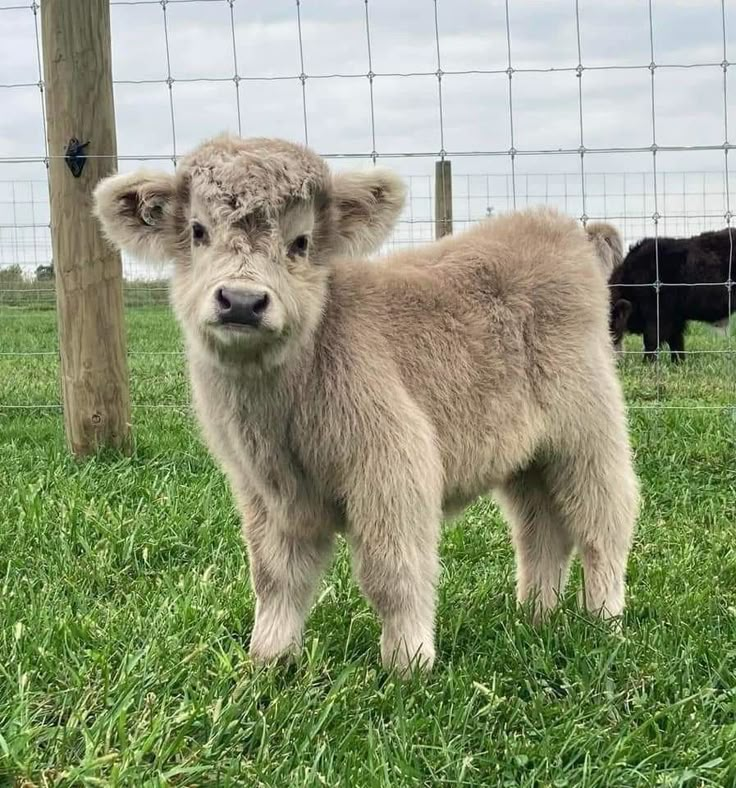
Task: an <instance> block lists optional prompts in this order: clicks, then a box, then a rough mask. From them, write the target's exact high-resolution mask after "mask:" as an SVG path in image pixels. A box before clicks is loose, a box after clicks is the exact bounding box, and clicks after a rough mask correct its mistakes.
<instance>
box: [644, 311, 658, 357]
mask: <svg viewBox="0 0 736 788" xmlns="http://www.w3.org/2000/svg"><path fill="white" fill-rule="evenodd" d="M656 360H657V323H656V321H655V322H651V323H647V324H646V325H645V326H644V361H648V362H649V363H650V364H651V363H653V362H654V361H656Z"/></svg>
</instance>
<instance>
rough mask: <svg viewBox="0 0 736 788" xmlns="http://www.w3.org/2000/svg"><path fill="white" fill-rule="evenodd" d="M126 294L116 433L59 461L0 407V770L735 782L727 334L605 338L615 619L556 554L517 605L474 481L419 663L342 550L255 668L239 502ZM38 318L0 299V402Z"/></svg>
mask: <svg viewBox="0 0 736 788" xmlns="http://www.w3.org/2000/svg"><path fill="white" fill-rule="evenodd" d="M126 318H127V329H128V344H129V352H130V355H129V363H130V368H131V394H132V398H133V403H134V410H133V412H134V434H135V450H134V452H133V454H132V456H130V457H126V458H123V459H121V458H120V457H118V456H105V455H102V456H98V457H96V458H94V459H92V460H88V461H85V462H77V461H75V460H73V459H72V458H70V456H69V455H68V453H67V452H66V450H65V447H64V439H63V427H62V421H61V414H60V411H59V410H58V409H53V408H10V409H0V501H2V504H0V784H8V785H17V786H19V787H20V786H24V788H30V787H31V786H47V785H49V786H50V785H55V786H56V785H58V786H72V785H130V786H140V785H161V786H163V785H214V784H222V785H248V786H257V785H263V786H283V785H287V784H293V785H300V786H301V785H304V786H312V785H315V786H317V785H330V786H337V785H356V786H401V785H494V786H495V785H504V786H539V785H544V786H601V787H602V786H639V785H641V786H655V785H657V786H663V785H667V786H673V787H674V786H731V785H736V539H734V534H735V530H734V529H735V528H736V411H735V410H734V401H735V399H736V397H735V394H736V362H735V361H734V358H733V355H729V354H724V353H719V352H704V353H702V354H700V353H699V354H694V355H693V356H691V357H689V358H688V360H687V362H686V363H685V364H684V365H683V366H682V367H681V368H676V367H673V366H672V365H671V364H670V362H669V360H667V359H666V358H663V359H662V360H661V363H660V364H659V365H657V366H645V365H643V364H642V363H641V360H640V358H639V357H638V356H636V355H627V356H626V357H624V358H623V359H621V361H620V371H621V374H622V376H623V379H624V382H625V388H626V393H627V400H628V403H629V406H630V408H631V410H630V424H631V430H632V435H633V441H634V445H635V450H636V466H637V470H638V473H639V475H640V478H641V484H642V513H641V517H640V521H639V527H638V531H637V535H636V541H635V547H634V550H633V552H632V558H631V562H630V570H629V592H628V609H627V612H626V615H625V619H624V622H623V627H622V629H621V631H620V632H617V631H613V630H611V629H610V628H608V627H607V626H606V625H604V624H601V623H599V622H596V621H594V620H591V619H589V618H588V617H586V616H585V615H584V614H582V613H581V611H580V610H579V609H578V607H577V604H576V601H575V590H576V589H577V588H578V587H579V583H580V578H579V577H578V576H577V573H576V577H575V578H574V582H573V583H572V584H571V589H570V594H569V595H568V597H567V598H566V599H565V603H564V605H563V606H562V608H561V609H560V610H559V611H557V612H556V613H555V614H554V615H553V617H552V620H551V621H550V622H549V623H547V624H545V625H543V626H541V627H539V628H534V627H533V626H532V625H531V624H530V623H529V621H528V620H527V619H526V618H525V617H524V616H523V615H521V614H520V613H519V611H517V609H516V607H515V600H514V588H513V573H512V552H511V546H510V543H509V539H508V535H507V531H506V528H505V525H504V523H503V522H502V520H501V518H500V516H499V514H498V513H497V510H496V508H495V507H494V505H493V504H492V503H491V502H490V501H486V500H481V501H478V502H477V503H476V504H475V505H474V506H473V507H472V508H471V509H469V510H468V511H467V512H466V514H465V515H464V516H463V517H462V519H461V520H459V521H458V522H455V523H453V524H452V525H449V526H448V527H447V528H446V530H445V532H444V538H443V545H442V560H443V575H442V581H441V586H440V604H439V620H438V661H437V665H436V667H435V670H434V672H433V673H432V674H431V675H430V676H429V677H428V678H425V679H422V678H415V679H413V680H411V681H410V682H408V683H402V682H400V681H398V680H396V679H395V678H394V677H393V676H391V675H388V674H386V673H384V671H383V670H382V669H381V668H380V667H379V665H378V646H377V643H378V622H377V620H376V619H375V617H374V615H373V614H372V613H371V611H370V610H369V609H368V607H367V606H366V603H365V602H364V601H363V600H362V598H361V597H360V595H359V593H358V590H357V588H356V586H355V584H354V582H353V581H352V579H351V576H350V571H349V567H348V562H347V557H346V555H345V554H344V551H341V552H340V554H339V556H338V560H337V562H336V563H335V565H334V568H333V569H332V571H331V572H330V573H329V574H328V576H327V578H326V580H325V582H324V583H323V584H322V586H321V591H320V594H319V600H318V603H317V605H316V607H315V609H314V612H313V615H312V616H311V618H310V621H309V623H308V628H307V633H306V639H305V646H304V650H303V654H302V659H301V662H300V664H299V665H298V666H292V667H289V668H269V669H267V670H256V669H254V668H253V666H252V665H251V663H250V661H249V659H248V656H247V646H248V637H249V633H250V629H251V625H252V621H253V596H252V592H251V590H250V586H249V583H248V572H247V561H246V557H245V552H244V548H243V547H242V544H241V540H240V534H239V524H238V519H237V516H236V512H235V509H234V507H233V504H232V502H231V499H230V496H229V492H228V490H227V487H226V484H225V481H224V479H223V477H222V475H221V474H220V472H219V471H218V470H217V469H216V468H215V466H214V463H213V462H212V460H211V459H210V458H209V456H208V454H207V452H206V451H205V449H204V448H203V446H202V445H201V443H200V441H199V439H198V436H197V430H196V426H195V424H194V421H193V419H192V417H191V416H190V415H189V413H188V410H187V400H188V394H187V382H186V375H185V371H184V366H183V359H182V357H181V355H180V353H179V351H180V350H181V339H180V336H179V332H178V329H177V327H176V325H175V324H174V321H173V318H172V317H171V315H170V313H169V311H168V310H167V309H166V308H164V307H139V308H134V309H128V310H127V312H126ZM55 320H56V316H55V313H54V312H53V311H44V310H32V309H29V308H22V309H20V308H12V307H3V308H2V310H0V351H2V353H4V354H5V355H0V403H3V404H13V403H23V404H26V405H37V406H38V405H48V404H49V403H55V402H58V400H59V385H58V370H57V361H56V357H55V356H54V355H33V352H34V351H36V352H39V353H41V352H44V351H48V350H49V349H52V348H53V347H54V346H55V341H56V323H55ZM731 333H732V335H731V340H730V341H731V343H732V344H733V343H736V331H734V325H733V324H732V327H731ZM687 342H688V345H687V347H688V350H698V351H720V350H723V349H725V348H726V347H727V346H728V345H727V340H726V339H725V338H723V337H720V336H717V335H716V334H715V333H714V332H712V331H710V330H708V329H705V328H698V329H697V330H694V331H692V332H691V334H690V336H689V337H688V340H687ZM627 347H628V349H629V350H634V349H639V348H640V338H635V339H630V340H629V342H628V345H627ZM733 347H734V348H735V349H736V344H733ZM20 350H22V351H23V353H24V355H11V353H12V352H13V351H20Z"/></svg>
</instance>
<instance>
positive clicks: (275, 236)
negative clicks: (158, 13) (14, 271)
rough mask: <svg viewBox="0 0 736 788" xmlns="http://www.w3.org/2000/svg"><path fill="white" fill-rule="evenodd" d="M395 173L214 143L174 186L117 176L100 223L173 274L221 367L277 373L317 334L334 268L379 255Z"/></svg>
mask: <svg viewBox="0 0 736 788" xmlns="http://www.w3.org/2000/svg"><path fill="white" fill-rule="evenodd" d="M404 193H405V192H404V186H403V184H402V182H401V181H400V180H399V178H398V177H397V176H396V175H394V174H393V173H391V172H389V171H386V170H380V169H377V168H375V169H370V170H365V171H360V172H353V173H334V174H333V173H331V172H330V170H329V169H328V167H327V165H326V163H325V162H324V160H323V159H322V158H321V157H319V156H318V155H317V154H315V153H313V152H312V151H310V150H308V149H307V148H304V147H302V146H300V145H295V144H292V143H289V142H285V141H282V140H276V139H265V138H253V139H241V138H237V137H229V136H223V137H217V138H215V139H213V140H209V141H207V142H205V143H203V144H202V145H200V146H199V147H198V148H196V149H195V150H194V151H192V153H190V154H189V155H188V156H186V157H185V158H184V159H183V160H182V161H181V163H180V165H179V167H178V168H177V171H176V174H173V175H172V174H167V173H163V172H151V171H138V172H135V173H132V174H129V175H114V176H112V177H110V178H107V179H105V180H104V181H102V182H101V183H100V184H99V185H98V186H97V189H96V190H95V213H96V215H97V216H98V217H99V219H100V221H101V223H102V226H103V229H104V231H105V233H106V235H107V236H108V238H109V239H110V240H111V241H112V243H113V244H115V245H116V246H117V247H119V248H120V249H122V250H124V251H126V252H128V253H130V254H133V255H135V256H137V257H141V258H145V259H148V260H152V261H160V262H164V261H171V262H173V263H174V273H173V277H172V283H171V285H172V289H171V294H172V303H173V306H174V309H175V311H176V314H177V316H178V318H179V320H180V321H181V323H182V325H183V327H184V330H185V332H186V334H187V337H188V338H189V340H190V341H191V342H192V343H194V344H195V345H196V346H197V347H198V348H200V349H203V350H205V351H206V352H210V353H214V354H216V355H218V356H219V357H221V358H223V359H229V360H236V361H238V360H240V361H243V360H249V361H256V362H257V361H259V360H264V359H269V360H270V363H275V361H276V360H277V359H280V358H284V357H285V356H286V353H285V351H286V350H287V349H288V348H290V347H298V346H299V345H300V344H301V342H302V341H303V340H304V339H305V337H308V336H310V335H311V333H312V332H313V330H314V328H315V326H316V325H317V324H318V323H319V320H320V316H321V314H322V310H323V308H324V304H325V300H326V298H327V290H328V281H329V277H330V270H331V265H330V261H331V260H333V259H334V258H335V257H337V256H360V255H366V254H369V253H371V252H373V251H375V250H376V249H377V248H378V247H379V246H380V245H381V244H382V243H383V241H384V240H385V239H386V237H387V236H388V234H389V233H390V232H391V230H392V229H393V227H394V225H395V223H396V220H397V218H398V216H399V213H400V212H401V209H402V207H403V204H404Z"/></svg>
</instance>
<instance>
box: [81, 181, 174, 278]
mask: <svg viewBox="0 0 736 788" xmlns="http://www.w3.org/2000/svg"><path fill="white" fill-rule="evenodd" d="M94 213H95V216H97V218H98V219H99V220H100V223H101V224H102V229H103V231H104V233H105V235H106V236H107V237H108V238H109V240H110V241H111V242H112V243H113V244H114V245H115V246H116V247H118V249H121V250H123V251H125V252H129V253H130V254H132V255H134V256H136V257H139V258H143V259H146V260H150V261H152V262H159V263H163V262H167V261H169V260H171V259H172V258H173V257H175V256H176V253H177V250H178V248H179V247H180V244H181V241H182V237H181V236H182V233H181V227H180V224H181V222H180V221H177V214H178V204H177V187H176V179H175V176H173V175H169V174H167V173H165V172H151V171H147V170H138V171H137V172H134V173H130V174H126V175H112V176H110V177H109V178H105V179H104V180H102V181H100V182H99V183H98V184H97V187H96V188H95V191H94Z"/></svg>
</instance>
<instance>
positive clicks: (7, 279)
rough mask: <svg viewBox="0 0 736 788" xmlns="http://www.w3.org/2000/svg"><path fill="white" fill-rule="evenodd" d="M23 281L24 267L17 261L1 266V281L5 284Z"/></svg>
mask: <svg viewBox="0 0 736 788" xmlns="http://www.w3.org/2000/svg"><path fill="white" fill-rule="evenodd" d="M22 281H23V269H22V268H21V267H20V266H19V265H18V264H17V263H15V264H14V265H9V266H8V267H7V268H0V282H2V283H3V284H5V285H8V284H18V283H19V282H22Z"/></svg>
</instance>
